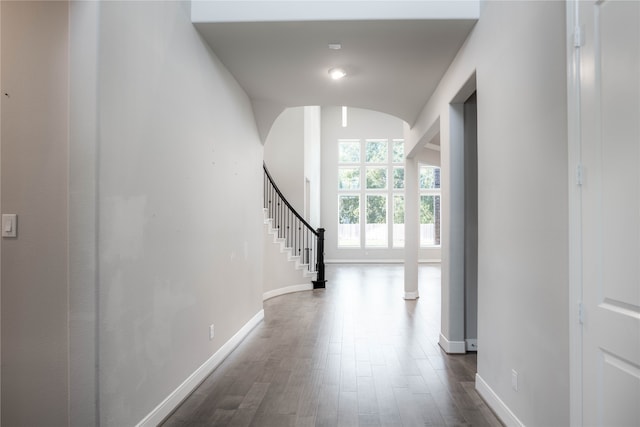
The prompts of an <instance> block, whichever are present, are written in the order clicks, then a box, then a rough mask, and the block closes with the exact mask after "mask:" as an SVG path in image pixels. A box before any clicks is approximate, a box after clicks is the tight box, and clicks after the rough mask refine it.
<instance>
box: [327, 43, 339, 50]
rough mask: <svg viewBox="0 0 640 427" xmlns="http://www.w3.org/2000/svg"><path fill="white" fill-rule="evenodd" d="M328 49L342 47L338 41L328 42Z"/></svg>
mask: <svg viewBox="0 0 640 427" xmlns="http://www.w3.org/2000/svg"><path fill="white" fill-rule="evenodd" d="M329 49H331V50H340V49H342V45H341V44H340V43H329Z"/></svg>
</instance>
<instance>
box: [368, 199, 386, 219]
mask: <svg viewBox="0 0 640 427" xmlns="http://www.w3.org/2000/svg"><path fill="white" fill-rule="evenodd" d="M386 223H387V198H386V197H385V196H372V195H369V196H367V224H386Z"/></svg>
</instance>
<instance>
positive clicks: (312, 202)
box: [304, 106, 322, 229]
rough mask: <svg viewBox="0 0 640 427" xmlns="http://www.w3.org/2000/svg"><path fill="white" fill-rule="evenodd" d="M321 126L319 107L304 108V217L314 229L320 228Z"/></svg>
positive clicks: (320, 110)
mask: <svg viewBox="0 0 640 427" xmlns="http://www.w3.org/2000/svg"><path fill="white" fill-rule="evenodd" d="M321 126H322V109H321V108H320V107H319V106H307V107H304V179H305V195H304V198H305V213H304V215H305V219H306V220H307V221H308V222H309V224H310V225H311V226H312V227H313V228H316V229H317V228H319V227H322V224H321V222H320V206H321V205H320V187H321V186H320V182H321V179H322V162H321V149H320V147H321V144H322V138H321V136H322V135H321V131H320V128H321Z"/></svg>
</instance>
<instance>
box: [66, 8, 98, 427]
mask: <svg viewBox="0 0 640 427" xmlns="http://www.w3.org/2000/svg"><path fill="white" fill-rule="evenodd" d="M99 11H100V4H99V3H98V2H72V3H70V13H69V21H70V22H69V32H70V37H69V41H70V48H69V53H70V60H69V65H70V70H69V78H70V82H71V85H70V87H69V116H70V117H69V224H72V227H70V228H69V425H71V426H92V425H98V402H97V399H96V390H97V387H98V372H97V370H96V364H97V363H98V346H97V338H96V331H97V329H96V328H97V320H98V312H97V308H98V307H97V295H98V281H97V279H98V278H97V276H96V271H97V264H98V258H97V257H98V245H97V243H98V240H97V237H98V234H97V230H98V215H97V213H98V212H97V208H98V204H97V192H96V186H97V166H98V164H97V163H98V162H97V159H98V124H97V119H98V116H97V108H98V104H97V90H98V85H97V78H98V69H97V67H98V60H97V58H98V31H97V28H98V23H99Z"/></svg>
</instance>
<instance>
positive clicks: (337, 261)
mask: <svg viewBox="0 0 640 427" xmlns="http://www.w3.org/2000/svg"><path fill="white" fill-rule="evenodd" d="M324 263H325V264H404V260H403V259H371V258H364V259H325V260H324Z"/></svg>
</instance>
